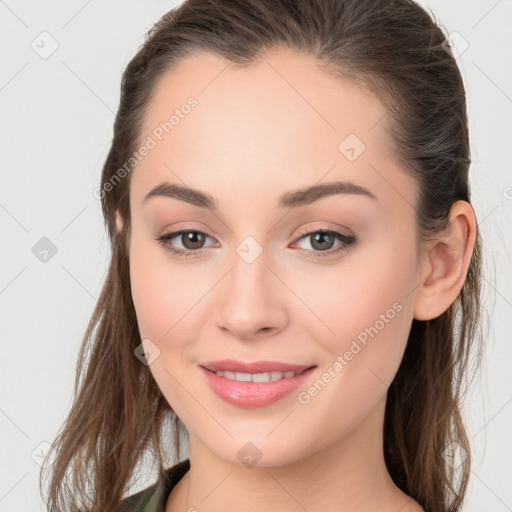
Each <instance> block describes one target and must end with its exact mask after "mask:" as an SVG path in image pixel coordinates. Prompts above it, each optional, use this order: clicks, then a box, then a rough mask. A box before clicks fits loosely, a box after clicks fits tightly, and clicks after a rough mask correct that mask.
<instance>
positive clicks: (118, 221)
mask: <svg viewBox="0 0 512 512" xmlns="http://www.w3.org/2000/svg"><path fill="white" fill-rule="evenodd" d="M116 229H117V232H118V233H121V231H122V230H123V218H122V217H121V214H120V213H119V210H116Z"/></svg>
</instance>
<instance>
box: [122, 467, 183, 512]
mask: <svg viewBox="0 0 512 512" xmlns="http://www.w3.org/2000/svg"><path fill="white" fill-rule="evenodd" d="M189 469H190V459H186V460H184V461H181V462H179V463H178V464H175V465H174V466H171V467H170V468H168V469H166V470H165V474H166V478H165V480H164V481H163V482H157V483H155V484H153V485H151V486H149V487H146V488H145V489H142V490H141V491H139V492H137V493H136V494H133V495H132V496H128V497H127V498H125V499H124V500H122V502H121V508H120V509H119V512H165V506H166V504H167V498H168V497H169V494H171V491H172V490H173V489H174V487H175V486H176V485H177V483H178V482H179V481H180V480H181V479H182V478H183V476H184V475H185V473H186V472H187V471H188V470H189Z"/></svg>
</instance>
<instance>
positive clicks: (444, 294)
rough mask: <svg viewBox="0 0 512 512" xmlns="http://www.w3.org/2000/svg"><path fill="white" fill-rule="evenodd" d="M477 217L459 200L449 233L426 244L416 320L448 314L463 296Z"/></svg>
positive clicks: (473, 243) (451, 215)
mask: <svg viewBox="0 0 512 512" xmlns="http://www.w3.org/2000/svg"><path fill="white" fill-rule="evenodd" d="M476 230H477V224H476V217H475V213H474V210H473V207H472V206H471V205H470V204H469V203H468V202H466V201H456V202H455V203H454V204H453V205H452V207H451V210H450V221H449V224H448V226H447V228H446V230H445V231H443V232H442V233H440V234H439V235H438V236H437V237H436V238H435V239H434V240H430V241H428V242H426V244H427V246H426V249H425V254H424V256H423V258H422V264H421V268H420V276H422V282H421V284H420V285H419V286H418V287H417V290H416V294H415V299H414V318H415V319H416V320H431V319H433V318H436V317H438V316H440V315H441V314H442V313H444V312H445V311H446V310H447V309H448V308H449V307H450V306H451V305H452V304H453V302H454V301H455V299H456V298H457V296H458V295H459V292H460V290H461V289H462V286H463V285H464V281H465V279H466V275H467V272H468V268H469V263H470V261H471V255H472V254H473V250H474V247H475V242H476Z"/></svg>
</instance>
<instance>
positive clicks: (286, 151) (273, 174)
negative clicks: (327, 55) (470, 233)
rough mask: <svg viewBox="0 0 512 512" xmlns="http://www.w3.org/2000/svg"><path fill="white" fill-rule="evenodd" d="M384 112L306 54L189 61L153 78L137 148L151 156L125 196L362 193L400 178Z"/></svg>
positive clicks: (139, 167) (211, 57) (204, 57)
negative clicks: (333, 187) (336, 186)
mask: <svg viewBox="0 0 512 512" xmlns="http://www.w3.org/2000/svg"><path fill="white" fill-rule="evenodd" d="M191 97H193V99H194V103H191V102H190V98H191ZM191 104H194V106H193V107H190V106H189V105H191ZM386 112H387V109H386V107H385V106H384V105H383V104H382V103H380V102H379V101H378V100H377V98H376V97H374V96H373V95H372V94H371V93H369V92H368V91H367V90H365V89H362V88H360V87H358V86H356V85H354V84H353V83H351V82H349V81H347V80H342V79H339V78H334V77H332V76H330V75H327V74H325V73H324V72H323V71H322V70H321V69H319V67H318V65H317V61H316V60H315V59H314V57H313V56H311V55H309V54H299V53H296V52H293V51H291V50H287V49H279V50H275V51H273V52H271V53H268V54H266V55H265V56H264V57H262V58H260V59H258V60H257V61H256V62H254V63H252V64H250V65H249V66H247V67H238V66H237V65H236V64H234V63H231V62H229V61H226V60H224V59H222V58H220V57H218V56H215V55H213V54H207V53H206V54H196V55H192V56H188V57H186V58H184V59H183V60H182V61H180V62H179V63H178V64H177V65H176V66H175V67H173V68H171V69H169V70H168V71H167V72H166V73H165V74H164V75H163V76H162V78H161V79H160V80H159V82H158V84H157V87H156V89H155V91H154V94H153V95H152V98H151V100H150V102H149V104H148V108H147V110H146V114H145V117H144V121H143V126H142V130H141V134H140V141H141V143H144V141H147V140H148V137H149V138H151V140H152V141H153V143H154V147H153V148H152V149H151V150H150V151H149V152H148V154H147V156H145V157H144V158H143V159H141V160H140V161H139V163H138V164H137V166H136V167H135V169H134V171H132V176H131V181H132V185H131V195H133V196H134V200H136V201H142V199H143V195H144V194H145V193H147V191H148V190H149V188H151V187H153V186H154V185H155V184H158V183H159V182H162V181H173V182H179V181H180V180H181V181H182V182H183V183H182V184H186V185H189V186H191V187H194V188H202V189H205V190H221V189H222V188H223V187H224V189H225V190H226V192H227V193H230V192H233V191H236V190H237V189H238V187H239V186H242V185H243V186H244V187H245V188H247V187H250V188H251V189H252V190H253V191H254V192H255V193H256V192H257V191H258V190H260V189H261V190H262V191H263V190H265V189H266V190H267V191H268V189H269V188H270V189H275V190H277V189H283V190H284V189H290V188H297V187H300V186H301V185H311V184H313V183H316V182H319V181H320V180H321V179H322V177H323V176H325V180H326V181H333V180H339V179H343V180H347V181H350V180H352V181H357V182H358V183H359V184H360V185H362V186H370V184H371V183H372V182H375V180H376V179H377V181H382V178H377V176H378V175H379V169H383V168H384V167H385V168H386V172H387V173H392V172H394V173H400V174H402V175H403V172H401V171H400V170H399V169H398V166H397V165H396V163H395V162H394V159H393V152H392V150H391V145H390V139H389V136H388V134H387V133H386V131H385V119H386ZM171 118H172V119H171ZM166 123H167V124H166ZM354 154H355V156H356V158H354ZM376 170H377V172H376ZM397 179H402V180H404V179H405V180H406V177H405V176H401V177H399V178H397ZM291 180H293V182H291ZM378 185H379V186H382V183H379V184H378ZM407 185H409V186H411V183H409V184H407V183H404V184H403V186H407ZM398 186H399V187H400V185H398ZM388 188H389V187H388ZM388 192H389V191H388ZM395 193H396V192H395ZM404 193H407V192H406V191H405V190H404Z"/></svg>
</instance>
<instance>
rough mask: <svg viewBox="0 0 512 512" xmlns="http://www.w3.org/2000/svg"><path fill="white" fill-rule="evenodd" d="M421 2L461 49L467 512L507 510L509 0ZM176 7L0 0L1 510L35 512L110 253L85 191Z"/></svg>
mask: <svg viewBox="0 0 512 512" xmlns="http://www.w3.org/2000/svg"><path fill="white" fill-rule="evenodd" d="M421 3H422V5H426V6H428V7H430V8H431V9H432V10H433V11H434V12H435V13H436V15H437V17H438V18H439V20H440V21H441V23H442V24H443V25H444V26H445V27H446V29H447V30H448V32H453V31H455V32H458V33H459V34H460V35H461V36H462V37H463V38H464V40H465V41H467V43H468V45H469V46H468V48H467V49H466V51H464V52H463V53H462V54H461V55H460V57H458V61H459V64H460V66H461V70H462V73H463V77H464V80H465V84H466V89H467V94H468V106H469V118H470V131H471V141H472V157H473V162H474V163H473V164H472V168H471V182H472V190H473V202H474V205H475V209H476V212H477V217H478V219H479V223H480V227H481V231H482V234H483V237H484V240H485V256H486V258H487V262H488V269H489V271H488V274H487V275H486V280H485V282H484V285H485V303H486V312H487V317H488V322H489V323H490V331H489V336H488V340H487V346H486V353H485V362H484V371H483V373H482V374H481V377H480V378H479V379H478V380H477V381H476V382H475V385H474V388H473V393H472V394H471V396H470V398H469V401H468V406H467V410H466V417H467V421H468V429H469V436H470V438H471V442H472V445H473V449H474V455H475V459H474V465H473V473H472V476H471V482H470V489H469V498H468V501H467V507H466V510H468V511H480V510H485V511H486V512H505V511H507V510H512V486H511V485H510V484H511V483H512V441H511V436H510V432H511V427H512V403H511V402H512V371H511V368H512V366H511V360H512V343H511V341H512V340H511V335H510V330H509V329H510V318H511V316H512V286H511V284H512V272H511V265H510V249H511V247H512V239H511V238H512V237H511V225H512V223H511V220H512V219H511V217H512V173H511V160H512V158H511V154H512V153H511V146H512V137H511V135H512V133H511V132H512V130H511V112H512V76H511V74H512V73H511V72H510V69H511V68H510V62H511V61H512V55H511V53H512V37H511V31H510V27H511V26H512V2H511V1H510V0H500V1H496V0H478V1H476V0H473V1H467V0H458V1H450V2H446V1H442V0H429V1H428V2H421ZM175 5H177V2H176V1H156V0H153V1H145V2H143V1H142V0H138V1H134V0H130V1H127V0H123V1H122V2H121V1H120V0H117V1H113V0H109V1H99V0H89V1H86V0H74V1H66V2H64V1H61V2H56V1H47V2H44V3H43V2H36V1H26V0H25V1H23V0H22V1H15V0H6V1H1V0H0V31H1V33H2V36H3V45H2V47H1V57H0V58H1V64H0V70H1V72H0V102H1V103H0V105H1V120H2V123H1V126H2V137H1V139H0V141H1V142H0V143H1V149H0V151H1V172H2V176H1V179H2V181H1V188H0V220H1V229H2V233H1V240H2V242H1V245H0V247H1V250H2V255H1V256H2V260H1V262H2V264H1V266H0V305H1V308H2V317H1V319H2V325H1V330H0V332H1V336H2V338H1V341H2V352H1V356H2V357H0V429H1V430H0V432H1V436H0V443H1V444H0V447H1V455H0V461H1V468H0V512H3V511H10V512H12V511H39V510H43V508H42V502H41V499H40V497H39V491H38V473H39V466H38V460H40V456H41V453H42V451H44V450H45V446H47V445H46V444H45V443H49V442H51V441H52V440H53V439H54V437H55V435H56V433H57V430H58V429H59V427H60V425H61V423H62V421H63V420H64V418H65V416H66V414H67V412H68V410H69V407H70V405H71V398H72V386H73V382H74V371H75V364H76V358H77V355H78V348H79V345H80V342H81V339H82V336H83V333H84V331H85V327H86V325H87V321H88V319H89V317H90V315H91V313H92V310H93V307H94V305H95V302H96V299H97V297H98V295H99V292H100V287H101V284H102V280H103V278H104V276H105V272H106V268H107V262H108V259H109V255H110V249H109V245H108V241H107V237H106V233H105V230H104V227H103V220H102V217H101V208H100V202H99V201H98V200H97V199H96V198H95V197H94V196H93V190H94V188H95V187H97V186H98V185H99V181H100V171H101V166H102V163H103V161H104V159H105V157H106V155H107V152H108V149H109V143H110V140H111V136H112V126H113V121H114V115H115V110H116V108H117V106H118V101H119V87H120V78H121V73H122V70H123V69H124V67H125V66H126V64H127V63H128V61H129V60H130V58H131V57H132V56H133V55H134V54H135V52H136V51H137V48H138V46H139V45H140V44H142V42H143V40H144V36H145V33H146V32H147V30H148V29H149V28H150V27H151V25H152V24H153V23H154V22H155V21H157V20H158V19H159V18H160V16H161V15H162V14H164V13H165V12H166V11H168V10H169V9H171V8H172V7H174V6H175ZM44 31H46V32H48V33H49V34H50V35H51V36H45V35H43V36H41V35H40V34H41V33H42V32H44ZM43 38H46V39H44V42H42V40H43ZM52 38H53V39H54V40H55V41H56V42H57V44H58V48H57V49H56V51H55V52H54V53H53V54H52V55H50V56H48V57H47V58H42V57H41V56H40V54H38V53H37V52H36V51H35V50H34V49H33V48H32V46H34V47H36V48H38V51H39V52H42V51H48V50H49V49H51V44H52V41H51V39H52ZM43 45H44V49H43V48H42V47H43ZM42 237H47V238H49V239H50V240H51V241H52V242H53V244H55V246H56V247H57V253H56V254H55V255H54V256H53V257H51V258H49V259H48V261H47V262H46V263H43V262H42V261H40V260H39V259H38V258H37V257H36V256H35V255H34V253H33V252H32V248H33V247H34V245H35V244H36V243H38V241H39V240H40V239H41V238H42ZM494 272H495V273H496V277H494ZM41 443H42V444H41ZM145 485H146V482H140V484H139V486H138V487H137V489H138V488H142V487H143V486H145ZM134 490H136V488H134Z"/></svg>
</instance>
